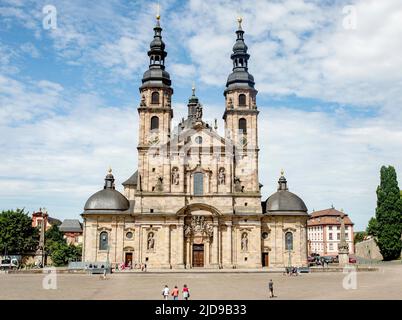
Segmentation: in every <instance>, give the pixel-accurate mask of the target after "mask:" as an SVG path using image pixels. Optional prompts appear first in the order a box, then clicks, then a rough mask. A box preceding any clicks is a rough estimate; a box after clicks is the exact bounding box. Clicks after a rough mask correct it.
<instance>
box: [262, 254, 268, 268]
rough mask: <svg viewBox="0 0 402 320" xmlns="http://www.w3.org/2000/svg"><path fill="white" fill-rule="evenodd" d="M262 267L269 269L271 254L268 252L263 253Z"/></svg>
mask: <svg viewBox="0 0 402 320" xmlns="http://www.w3.org/2000/svg"><path fill="white" fill-rule="evenodd" d="M262 266H263V267H268V266H269V254H268V252H263V253H262Z"/></svg>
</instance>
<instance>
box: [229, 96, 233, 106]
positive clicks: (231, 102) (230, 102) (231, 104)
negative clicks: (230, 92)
mask: <svg viewBox="0 0 402 320" xmlns="http://www.w3.org/2000/svg"><path fill="white" fill-rule="evenodd" d="M228 108H229V109H233V101H232V98H229V100H228Z"/></svg>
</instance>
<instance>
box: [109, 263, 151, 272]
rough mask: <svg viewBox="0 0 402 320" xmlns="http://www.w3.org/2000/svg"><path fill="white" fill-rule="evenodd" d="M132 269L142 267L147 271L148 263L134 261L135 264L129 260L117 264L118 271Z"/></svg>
mask: <svg viewBox="0 0 402 320" xmlns="http://www.w3.org/2000/svg"><path fill="white" fill-rule="evenodd" d="M131 269H141V271H144V272H146V271H147V264H146V263H134V265H132V264H131V261H129V262H128V263H127V264H125V263H124V262H122V263H121V264H120V265H118V264H116V271H117V270H121V271H124V270H131Z"/></svg>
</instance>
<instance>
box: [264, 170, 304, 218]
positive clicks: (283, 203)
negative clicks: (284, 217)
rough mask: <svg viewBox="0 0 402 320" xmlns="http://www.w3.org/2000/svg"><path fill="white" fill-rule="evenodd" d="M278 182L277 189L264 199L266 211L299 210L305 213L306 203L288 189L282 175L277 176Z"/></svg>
mask: <svg viewBox="0 0 402 320" xmlns="http://www.w3.org/2000/svg"><path fill="white" fill-rule="evenodd" d="M278 183H279V187H278V191H277V192H275V193H274V194H273V195H271V196H270V197H269V198H268V199H267V201H266V209H265V211H266V213H275V212H299V213H303V214H306V215H307V207H306V204H305V203H304V201H303V200H302V199H301V198H300V197H298V196H297V195H295V194H294V193H292V192H290V191H289V190H288V188H287V181H286V178H285V177H284V176H283V175H282V176H281V177H280V178H279V181H278Z"/></svg>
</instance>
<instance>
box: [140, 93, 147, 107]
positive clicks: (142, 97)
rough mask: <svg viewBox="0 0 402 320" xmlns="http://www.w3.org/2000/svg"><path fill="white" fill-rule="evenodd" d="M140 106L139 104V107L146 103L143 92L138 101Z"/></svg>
mask: <svg viewBox="0 0 402 320" xmlns="http://www.w3.org/2000/svg"><path fill="white" fill-rule="evenodd" d="M140 106H141V107H145V106H146V103H145V94H143V95H142V96H141V103H140Z"/></svg>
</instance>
